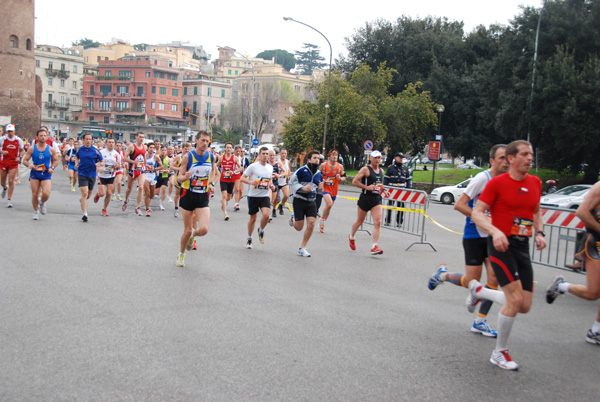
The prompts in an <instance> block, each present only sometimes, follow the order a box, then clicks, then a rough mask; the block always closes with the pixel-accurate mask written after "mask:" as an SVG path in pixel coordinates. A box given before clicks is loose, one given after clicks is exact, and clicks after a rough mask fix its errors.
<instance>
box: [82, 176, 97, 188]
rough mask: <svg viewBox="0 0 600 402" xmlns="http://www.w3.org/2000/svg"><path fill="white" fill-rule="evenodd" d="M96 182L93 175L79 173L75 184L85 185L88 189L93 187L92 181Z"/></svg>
mask: <svg viewBox="0 0 600 402" xmlns="http://www.w3.org/2000/svg"><path fill="white" fill-rule="evenodd" d="M95 182H96V178H95V177H87V176H82V175H79V176H78V177H77V185H78V186H79V187H87V188H88V189H89V190H90V191H91V190H93V189H94V183H95Z"/></svg>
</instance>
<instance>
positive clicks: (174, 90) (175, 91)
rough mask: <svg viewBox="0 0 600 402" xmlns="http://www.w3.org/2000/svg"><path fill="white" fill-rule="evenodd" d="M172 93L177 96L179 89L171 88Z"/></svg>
mask: <svg viewBox="0 0 600 402" xmlns="http://www.w3.org/2000/svg"><path fill="white" fill-rule="evenodd" d="M172 94H173V96H179V89H175V88H173V91H172Z"/></svg>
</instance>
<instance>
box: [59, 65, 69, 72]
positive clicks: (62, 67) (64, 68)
mask: <svg viewBox="0 0 600 402" xmlns="http://www.w3.org/2000/svg"><path fill="white" fill-rule="evenodd" d="M66 68H67V66H66V65H65V63H61V65H60V71H65V70H66Z"/></svg>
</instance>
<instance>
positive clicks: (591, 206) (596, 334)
mask: <svg viewBox="0 0 600 402" xmlns="http://www.w3.org/2000/svg"><path fill="white" fill-rule="evenodd" d="M577 217H578V218H579V219H581V221H582V222H583V223H585V228H586V231H587V233H586V237H585V241H583V242H582V246H581V249H580V250H578V251H579V252H578V253H577V255H578V256H580V257H582V258H584V262H585V269H586V284H585V285H579V284H575V283H569V282H566V281H565V278H563V277H562V276H557V277H555V278H554V280H553V281H552V283H551V284H550V286H549V287H548V290H547V291H546V302H548V303H552V302H554V300H555V299H556V298H557V297H558V296H559V295H560V294H563V293H571V294H574V295H575V296H577V297H580V298H582V299H585V300H598V299H600V252H599V250H598V249H599V247H600V182H598V183H596V184H594V185H593V186H592V188H591V190H590V191H589V193H587V195H586V196H585V199H584V200H583V202H582V203H581V205H580V206H579V208H577ZM585 340H586V341H587V342H589V343H591V344H594V345H600V308H598V313H597V315H596V321H595V322H594V324H593V325H592V328H591V329H590V330H589V331H588V332H587V336H586V338H585Z"/></svg>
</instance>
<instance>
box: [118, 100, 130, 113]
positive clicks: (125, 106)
mask: <svg viewBox="0 0 600 402" xmlns="http://www.w3.org/2000/svg"><path fill="white" fill-rule="evenodd" d="M117 109H118V110H120V111H123V110H124V109H129V102H127V101H117Z"/></svg>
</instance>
